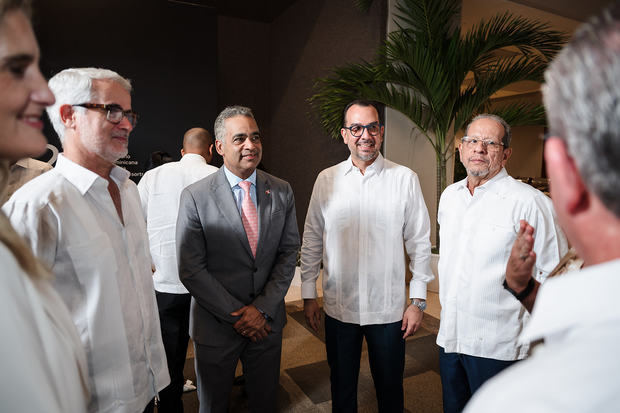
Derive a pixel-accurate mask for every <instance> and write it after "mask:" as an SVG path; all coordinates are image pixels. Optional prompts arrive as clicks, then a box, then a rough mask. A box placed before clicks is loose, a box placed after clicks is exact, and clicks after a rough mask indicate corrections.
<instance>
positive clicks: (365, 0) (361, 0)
mask: <svg viewBox="0 0 620 413" xmlns="http://www.w3.org/2000/svg"><path fill="white" fill-rule="evenodd" d="M372 2H373V0H354V3H355V6H356V7H357V8H358V9H360V10H361V11H363V12H368V10H370V6H372Z"/></svg>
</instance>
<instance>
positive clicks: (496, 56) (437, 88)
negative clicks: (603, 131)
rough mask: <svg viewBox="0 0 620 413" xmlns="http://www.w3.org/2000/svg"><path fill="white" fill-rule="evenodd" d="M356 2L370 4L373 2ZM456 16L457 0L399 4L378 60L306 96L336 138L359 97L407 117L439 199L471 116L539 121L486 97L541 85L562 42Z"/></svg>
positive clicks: (503, 17) (510, 18)
mask: <svg viewBox="0 0 620 413" xmlns="http://www.w3.org/2000/svg"><path fill="white" fill-rule="evenodd" d="M357 3H358V5H361V6H364V5H365V6H366V7H367V6H368V5H369V4H370V3H371V1H369V0H366V1H361V0H358V1H357ZM460 12H461V0H399V1H398V3H397V4H396V14H395V24H396V25H397V27H398V30H396V31H393V32H391V33H390V34H389V35H388V37H387V39H386V41H385V43H384V45H383V46H382V47H381V48H380V49H379V51H378V53H377V57H376V59H375V60H374V61H372V62H366V61H362V62H358V63H352V64H348V65H345V66H342V67H338V68H335V69H333V70H332V71H331V72H330V74H329V75H328V76H327V77H325V78H321V79H318V81H317V83H316V85H315V91H316V93H315V94H314V95H313V96H312V97H311V98H310V99H309V101H310V104H311V105H312V106H313V107H314V108H315V109H316V110H317V111H318V113H319V118H320V120H321V123H322V125H323V127H324V128H325V129H326V130H327V131H328V133H330V134H331V135H332V136H333V137H335V138H338V137H339V136H340V134H339V132H340V128H341V127H342V108H343V107H344V106H345V105H346V104H347V103H348V102H349V101H351V100H353V99H356V98H364V99H370V100H375V101H377V102H380V103H382V104H384V105H385V106H387V107H390V108H392V109H395V110H397V111H399V112H401V113H402V114H404V115H405V116H406V117H408V118H409V119H410V120H411V122H413V124H414V125H415V126H416V127H417V128H418V129H419V131H420V132H421V133H422V134H423V135H424V136H425V137H426V139H428V141H429V142H430V144H431V145H432V147H433V149H434V151H435V157H436V162H437V164H436V167H437V191H436V197H437V201H439V197H440V196H441V193H442V192H443V190H444V189H445V187H446V183H447V177H446V165H447V162H448V160H449V159H450V158H451V157H452V156H453V155H454V142H453V139H454V136H455V134H456V133H457V132H458V131H459V130H461V129H462V128H463V127H464V126H465V125H466V123H467V122H468V120H470V119H471V118H472V117H473V116H474V115H475V114H477V113H481V112H492V113H496V114H497V115H499V116H501V117H503V118H504V119H505V120H506V121H507V122H508V123H509V124H511V125H513V126H519V125H543V124H544V122H545V117H544V109H543V107H542V105H541V104H532V103H525V102H515V103H510V104H506V105H503V106H492V105H491V98H492V96H493V95H494V94H495V93H497V92H498V91H500V90H501V89H502V88H504V87H506V86H508V85H510V84H513V83H515V82H520V81H525V80H529V81H536V82H542V79H543V72H544V70H545V68H546V67H547V64H548V62H549V61H550V60H551V59H552V58H553V56H554V55H555V54H556V53H557V52H558V51H559V50H560V48H561V46H562V45H563V43H564V42H565V41H566V35H565V34H563V33H561V32H558V31H555V30H552V29H551V28H550V27H549V25H548V24H545V23H541V22H537V21H533V20H530V19H527V18H523V17H520V16H515V15H513V14H511V13H504V14H499V15H496V16H495V17H493V18H491V19H489V20H482V21H480V22H479V23H477V24H475V25H474V26H473V27H472V28H471V29H470V30H468V31H467V32H465V33H463V32H462V31H461V26H460ZM438 204H439V202H437V205H438ZM436 225H437V224H436ZM436 229H437V231H436V234H437V238H436V246H437V247H438V246H439V231H438V228H436Z"/></svg>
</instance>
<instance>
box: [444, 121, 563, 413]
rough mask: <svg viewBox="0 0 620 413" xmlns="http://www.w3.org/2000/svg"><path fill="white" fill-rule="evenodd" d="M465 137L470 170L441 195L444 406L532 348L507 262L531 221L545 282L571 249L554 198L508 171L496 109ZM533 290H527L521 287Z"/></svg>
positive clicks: (459, 404) (458, 405) (538, 270)
mask: <svg viewBox="0 0 620 413" xmlns="http://www.w3.org/2000/svg"><path fill="white" fill-rule="evenodd" d="M465 134H466V136H464V137H463V139H461V143H460V144H459V154H460V158H461V162H462V163H463V165H464V166H465V169H466V170H467V177H466V178H465V179H463V180H462V181H460V182H456V183H454V184H452V185H450V186H449V187H448V188H446V190H445V191H444V193H443V194H442V195H441V200H440V203H439V212H438V216H437V219H438V221H439V224H440V225H441V229H440V238H441V246H440V259H439V298H440V301H441V321H440V327H439V334H438V335H437V344H438V345H439V364H440V373H441V382H442V387H443V404H444V412H460V411H461V410H463V408H464V407H465V404H466V403H467V401H468V400H469V398H470V397H471V396H472V394H473V393H474V392H475V391H476V390H477V389H478V388H479V387H480V386H481V385H482V383H484V382H485V381H486V380H487V379H489V378H490V377H492V376H493V375H495V374H497V373H498V372H500V371H501V370H503V369H504V368H506V367H508V366H509V365H511V364H513V363H514V362H515V361H517V360H520V359H522V358H524V357H525V356H526V355H527V351H528V346H527V345H521V344H518V343H517V337H518V335H519V333H520V332H521V330H522V329H523V326H524V325H525V323H526V322H527V321H528V318H529V313H528V312H527V311H525V309H524V308H523V307H522V306H521V303H520V302H519V301H517V300H515V298H514V297H513V295H515V296H518V295H520V294H517V293H516V292H515V291H512V290H510V289H509V288H505V287H503V286H502V285H503V283H504V280H505V274H506V263H507V262H508V257H509V255H510V251H511V249H512V245H513V243H514V241H515V239H516V238H517V234H518V232H519V230H520V228H521V223H520V222H521V220H527V222H529V223H531V224H532V226H533V227H534V228H535V234H534V237H535V240H536V242H535V245H534V252H535V253H536V254H537V257H538V259H537V262H536V267H535V268H533V270H532V271H533V274H532V276H533V277H535V278H536V279H537V280H539V281H542V280H543V279H544V278H545V277H546V276H547V274H549V272H551V270H552V269H553V268H554V267H555V266H556V265H557V263H558V262H559V260H560V258H561V257H562V256H563V255H564V254H565V253H566V251H567V242H566V238H565V237H564V234H563V233H562V231H561V230H560V228H559V226H558V223H557V220H556V217H555V212H554V211H553V206H552V204H551V200H550V199H549V198H548V197H547V196H545V195H544V194H543V193H542V192H540V191H538V190H536V189H534V188H533V187H531V186H529V185H527V184H524V183H522V182H519V181H517V180H515V179H513V178H512V177H510V176H509V175H508V173H507V172H506V169H505V168H504V166H505V165H506V162H507V161H508V158H509V157H510V155H511V154H512V148H511V147H510V138H511V132H510V126H509V125H508V124H507V123H506V122H505V121H504V120H503V119H502V118H500V117H498V116H495V115H491V114H482V115H478V116H476V117H475V118H474V119H473V120H472V121H471V123H470V124H469V125H468V126H467V128H466V132H465ZM520 293H521V294H527V292H526V291H523V292H520Z"/></svg>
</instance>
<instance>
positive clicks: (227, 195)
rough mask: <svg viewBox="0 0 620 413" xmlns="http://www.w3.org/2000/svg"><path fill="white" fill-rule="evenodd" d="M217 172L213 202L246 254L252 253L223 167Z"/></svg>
mask: <svg viewBox="0 0 620 413" xmlns="http://www.w3.org/2000/svg"><path fill="white" fill-rule="evenodd" d="M217 174H218V176H217V179H216V180H215V181H214V183H213V192H214V194H215V203H216V204H217V207H218V208H219V210H220V212H221V213H222V215H223V216H224V218H226V221H227V222H228V225H229V226H230V228H231V230H232V231H233V232H234V233H235V234H236V235H237V236H238V237H239V239H240V241H241V243H242V244H243V246H244V248H245V249H246V250H247V252H248V254H250V255H252V250H251V249H250V243H249V242H248V236H247V234H246V233H245V228H243V222H241V215H239V210H238V209H237V203H236V202H235V197H234V195H233V192H232V189H231V187H230V183H229V182H228V179H226V174H225V173H224V168H220V170H219V171H217Z"/></svg>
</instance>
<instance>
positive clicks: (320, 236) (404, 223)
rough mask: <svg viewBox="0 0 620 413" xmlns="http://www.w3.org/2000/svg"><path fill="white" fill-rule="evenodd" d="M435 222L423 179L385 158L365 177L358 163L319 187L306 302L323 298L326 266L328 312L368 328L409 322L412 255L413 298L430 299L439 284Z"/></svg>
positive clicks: (304, 265) (338, 169) (305, 268)
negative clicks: (434, 264)
mask: <svg viewBox="0 0 620 413" xmlns="http://www.w3.org/2000/svg"><path fill="white" fill-rule="evenodd" d="M429 237H430V220H429V217H428V211H427V209H426V204H425V203H424V198H423V196H422V191H421V188H420V182H419V180H418V176H417V175H416V174H415V172H413V171H412V170H411V169H409V168H406V167H404V166H401V165H398V164H396V163H394V162H391V161H388V160H386V159H384V158H383V156H381V155H379V156H378V157H377V159H376V160H375V161H374V162H373V163H372V165H370V166H368V167H367V168H366V171H365V173H364V175H362V173H361V172H360V170H359V169H358V168H357V167H355V166H354V165H353V162H352V160H351V157H349V159H347V160H346V161H344V162H341V163H339V164H338V165H335V166H332V167H331V168H328V169H325V170H324V171H322V172H321V173H320V174H319V176H318V177H317V179H316V182H315V184H314V189H313V191H312V197H311V199H310V206H309V208H308V215H307V217H306V223H305V227H304V237H303V238H304V239H303V245H302V249H301V280H302V286H301V294H302V298H316V297H317V290H316V280H317V277H318V275H319V269H320V264H321V261H322V262H323V267H324V268H323V307H324V310H325V312H326V313H327V314H328V315H329V316H330V317H333V318H335V319H337V320H340V321H343V322H346V323H354V324H360V325H367V324H387V323H393V322H396V321H399V320H402V318H403V312H404V310H405V307H406V293H405V291H406V288H405V287H406V283H405V251H406V253H407V255H408V256H409V259H410V265H409V268H410V269H411V272H412V274H413V278H412V280H411V282H410V296H411V297H416V298H422V299H425V298H426V284H427V283H428V282H429V281H431V280H432V279H433V278H434V277H433V275H432V273H431V270H430V266H429V261H430V249H431V245H430V238H429Z"/></svg>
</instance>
